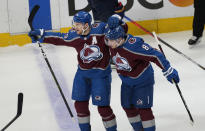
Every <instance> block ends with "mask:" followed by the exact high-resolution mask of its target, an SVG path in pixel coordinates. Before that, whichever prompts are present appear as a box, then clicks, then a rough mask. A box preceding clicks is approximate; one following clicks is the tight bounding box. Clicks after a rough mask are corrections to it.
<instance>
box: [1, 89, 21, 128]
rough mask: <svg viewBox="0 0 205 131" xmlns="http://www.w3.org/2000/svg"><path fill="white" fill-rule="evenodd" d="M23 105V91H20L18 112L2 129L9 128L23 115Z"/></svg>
mask: <svg viewBox="0 0 205 131" xmlns="http://www.w3.org/2000/svg"><path fill="white" fill-rule="evenodd" d="M22 106H23V93H19V94H18V104H17V114H16V116H15V117H14V118H13V119H12V120H11V121H10V122H9V123H8V124H7V125H6V126H5V127H4V128H3V129H1V131H4V130H5V129H6V128H8V127H9V126H10V125H11V124H12V123H13V122H14V121H15V120H16V119H17V118H18V117H19V116H20V115H21V113H22Z"/></svg>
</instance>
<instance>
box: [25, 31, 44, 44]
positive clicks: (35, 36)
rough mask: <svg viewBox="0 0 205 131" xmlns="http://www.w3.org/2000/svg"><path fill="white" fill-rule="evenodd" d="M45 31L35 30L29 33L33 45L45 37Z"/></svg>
mask: <svg viewBox="0 0 205 131" xmlns="http://www.w3.org/2000/svg"><path fill="white" fill-rule="evenodd" d="M44 32H45V31H44V29H35V30H32V31H30V32H29V33H28V36H29V37H30V38H31V40H32V43H36V41H38V40H39V39H41V38H42V37H43V35H44Z"/></svg>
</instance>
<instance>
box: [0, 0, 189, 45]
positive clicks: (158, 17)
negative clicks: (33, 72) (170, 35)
mask: <svg viewBox="0 0 205 131" xmlns="http://www.w3.org/2000/svg"><path fill="white" fill-rule="evenodd" d="M121 1H122V2H123V4H124V5H126V9H127V11H126V15H127V16H128V17H130V18H132V19H133V20H135V21H138V22H139V23H140V24H141V25H143V26H144V27H146V28H147V29H149V30H150V31H156V32H158V33H163V32H175V31H181V30H189V29H191V25H192V19H193V6H192V3H193V0H186V1H181V3H179V2H175V1H174V0H166V1H165V0H157V1H155V2H154V3H152V1H151V0H147V1H145V0H138V1H134V0H129V1H128V2H126V1H127V0H121ZM174 2H175V3H174ZM35 4H39V5H40V6H41V8H40V10H39V12H38V14H37V16H36V18H35V19H34V28H44V29H47V30H57V31H61V32H67V31H68V29H69V28H70V27H71V23H72V16H73V15H74V14H75V13H76V12H77V11H79V10H85V11H90V8H89V7H88V3H87V0H43V1H41V0H36V1H34V0H21V1H15V0H12V1H11V0H10V1H7V0H2V1H1V4H0V9H1V11H0V15H1V20H0V46H8V45H13V44H18V45H24V44H26V43H30V42H31V40H30V38H29V37H28V36H27V35H26V34H27V32H28V31H29V30H30V28H29V26H28V23H27V19H28V16H29V12H30V10H31V9H32V7H33V6H34V5H35ZM128 25H129V27H130V28H129V33H132V34H133V35H139V34H144V32H143V31H141V30H140V29H138V28H137V27H135V26H134V25H132V24H130V23H129V22H128Z"/></svg>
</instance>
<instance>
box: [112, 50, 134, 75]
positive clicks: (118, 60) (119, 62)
mask: <svg viewBox="0 0 205 131" xmlns="http://www.w3.org/2000/svg"><path fill="white" fill-rule="evenodd" d="M112 60H113V62H114V63H115V65H116V67H117V69H118V70H124V71H129V72H130V71H131V70H132V68H131V67H130V65H129V63H128V61H127V60H126V59H125V58H123V57H121V56H120V55H119V54H118V53H117V54H116V56H114V57H113V58H112Z"/></svg>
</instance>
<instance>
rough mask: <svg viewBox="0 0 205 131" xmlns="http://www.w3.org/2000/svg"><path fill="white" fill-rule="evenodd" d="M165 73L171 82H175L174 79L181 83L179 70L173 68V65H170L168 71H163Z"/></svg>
mask: <svg viewBox="0 0 205 131" xmlns="http://www.w3.org/2000/svg"><path fill="white" fill-rule="evenodd" d="M163 75H164V76H165V77H166V78H167V80H168V81H169V82H171V83H173V80H174V82H176V83H179V81H180V80H179V75H178V72H177V71H176V70H175V69H174V68H172V67H169V68H168V69H167V70H166V71H163Z"/></svg>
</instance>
